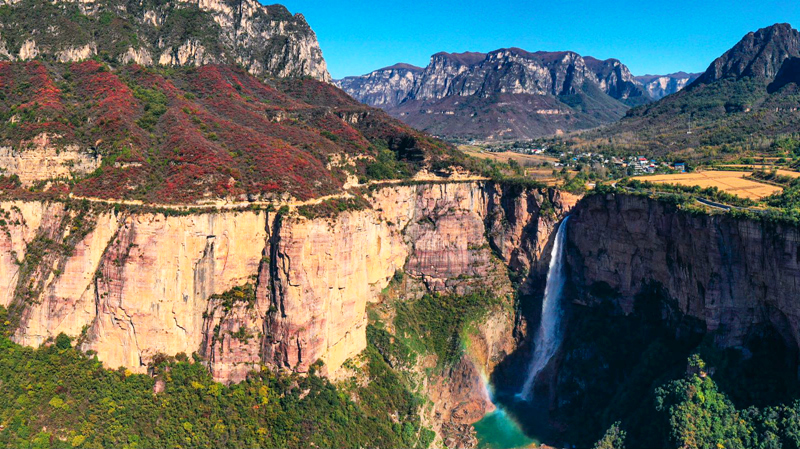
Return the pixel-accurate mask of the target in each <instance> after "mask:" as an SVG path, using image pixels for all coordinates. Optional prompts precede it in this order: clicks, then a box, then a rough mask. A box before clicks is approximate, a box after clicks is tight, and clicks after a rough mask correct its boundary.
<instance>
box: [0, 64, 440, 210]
mask: <svg viewBox="0 0 800 449" xmlns="http://www.w3.org/2000/svg"><path fill="white" fill-rule="evenodd" d="M0 122H2V123H6V124H7V126H3V127H2V128H0V168H2V169H4V170H5V173H6V174H9V175H16V176H17V177H18V178H19V180H20V181H21V183H22V185H23V186H25V187H27V186H40V187H41V188H42V189H43V188H46V187H48V184H47V183H46V182H45V181H48V180H53V179H56V178H57V179H62V180H67V181H69V184H68V185H67V184H61V185H58V186H56V187H57V188H60V189H68V190H69V191H70V192H73V193H75V194H77V195H81V196H90V197H103V198H121V199H137V200H143V201H148V202H156V203H164V202H193V201H197V200H201V199H208V200H214V199H236V200H242V199H244V200H247V199H250V200H254V199H259V198H260V199H263V200H270V199H275V198H277V197H281V196H282V195H283V194H284V193H288V194H289V195H291V196H293V197H295V198H298V199H307V198H311V197H315V196H320V195H326V194H331V193H334V192H338V191H340V190H341V188H342V186H343V185H344V183H345V182H346V181H347V179H348V177H352V176H354V175H355V176H361V177H363V176H365V171H366V168H367V166H368V165H369V164H370V161H371V160H373V159H374V157H375V156H377V155H378V154H380V152H381V151H385V150H389V149H390V150H394V153H392V154H393V155H394V157H401V158H402V159H403V160H404V161H406V162H407V163H408V164H411V165H409V168H408V170H410V171H413V170H414V169H418V168H420V167H421V166H422V165H424V164H425V163H427V162H430V161H432V160H435V159H437V158H439V157H444V156H445V155H446V154H447V153H448V152H449V151H451V150H450V149H449V148H448V147H446V146H445V145H444V144H442V143H440V142H436V141H434V140H433V139H430V138H428V137H425V136H423V135H421V134H420V133H417V132H416V131H413V130H411V129H410V128H408V127H407V126H405V125H403V124H401V123H399V122H397V121H395V120H393V119H391V118H389V117H388V116H387V115H386V114H384V113H383V112H381V111H378V110H374V109H371V108H369V107H367V106H364V105H361V104H359V103H357V102H356V101H354V100H353V99H351V98H350V97H348V96H347V95H346V94H345V93H344V92H342V91H340V90H339V89H337V88H336V87H334V86H332V85H330V84H327V83H323V82H319V81H315V80H312V79H308V78H305V79H284V80H278V81H275V82H274V83H273V84H272V85H269V84H265V83H262V82H260V81H259V80H258V79H256V78H255V77H253V76H252V75H250V74H248V73H246V72H245V71H244V70H242V69H237V68H232V67H230V66H220V65H205V66H202V67H199V68H176V69H163V68H146V67H142V66H138V65H122V66H118V67H113V66H107V65H104V64H101V63H99V62H97V61H94V60H91V61H85V62H80V63H72V64H62V63H43V62H40V61H32V62H24V63H23V62H14V63H11V62H0ZM56 187H53V186H49V187H48V188H50V190H52V189H54V188H56Z"/></svg>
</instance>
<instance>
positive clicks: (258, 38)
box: [0, 0, 330, 81]
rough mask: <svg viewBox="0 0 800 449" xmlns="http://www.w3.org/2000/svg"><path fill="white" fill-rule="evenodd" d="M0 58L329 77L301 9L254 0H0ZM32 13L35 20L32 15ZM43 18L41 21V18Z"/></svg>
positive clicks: (328, 78) (323, 79) (321, 78)
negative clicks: (98, 60)
mask: <svg viewBox="0 0 800 449" xmlns="http://www.w3.org/2000/svg"><path fill="white" fill-rule="evenodd" d="M0 4H3V5H7V6H8V11H7V14H4V15H3V17H2V18H0V24H2V26H1V27H0V28H1V29H2V30H3V31H2V36H1V37H0V58H2V59H8V60H20V61H25V60H29V59H34V58H45V59H50V60H55V61H59V62H71V61H82V60H86V59H90V58H92V57H94V56H97V55H103V56H104V57H106V58H110V59H111V60H113V61H116V62H118V63H122V64H128V63H136V64H139V65H145V66H150V65H153V64H160V65H173V66H178V65H180V66H183V65H191V66H200V65H204V64H238V65H241V66H242V67H245V68H246V69H247V70H248V71H249V72H250V73H251V74H253V75H256V76H273V77H311V78H315V79H318V80H320V81H330V75H329V74H328V70H327V66H326V64H325V60H324V59H323V58H322V51H321V50H320V48H319V44H318V42H317V37H316V35H315V34H314V32H313V31H312V30H311V28H310V27H309V26H308V24H307V23H306V20H305V18H304V17H303V16H302V15H301V14H296V15H292V14H290V13H289V11H288V10H287V9H286V8H284V7H283V6H281V5H272V6H264V5H261V4H259V3H258V2H256V1H254V0H212V1H205V0H202V1H201V0H176V1H172V2H154V1H144V2H125V1H120V0H105V1H86V0H60V1H56V2H42V1H39V0H19V1H11V0H4V1H1V2H0ZM37 20H38V21H39V22H37ZM43 20H44V21H47V22H48V23H49V24H51V25H50V26H48V27H43V26H42V25H41V24H42V21H43Z"/></svg>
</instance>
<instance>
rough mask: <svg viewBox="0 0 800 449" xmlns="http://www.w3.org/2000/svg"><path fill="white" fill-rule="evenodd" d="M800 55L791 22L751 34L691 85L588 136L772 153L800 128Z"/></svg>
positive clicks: (673, 152)
mask: <svg viewBox="0 0 800 449" xmlns="http://www.w3.org/2000/svg"><path fill="white" fill-rule="evenodd" d="M798 60H800V32H798V31H797V30H795V29H794V28H792V27H791V25H789V24H785V23H778V24H775V25H772V26H769V27H766V28H762V29H759V30H757V31H754V32H750V33H747V34H746V35H745V36H744V37H742V39H741V40H739V41H738V42H737V43H736V44H735V45H733V46H732V47H731V48H730V49H729V50H728V51H726V52H725V53H724V54H723V55H721V56H720V57H718V58H716V59H715V60H714V61H713V62H712V63H711V64H710V65H709V67H708V69H707V70H706V71H705V72H704V73H702V74H701V75H700V76H699V77H698V78H697V79H696V80H695V81H694V82H692V83H691V84H689V85H688V86H687V87H686V88H685V89H683V90H681V91H680V92H677V93H676V94H674V95H669V96H667V97H665V98H663V99H661V100H659V101H657V102H655V103H651V104H648V105H644V106H641V107H637V108H634V109H631V110H630V111H628V112H627V114H626V116H625V117H624V118H623V119H621V120H620V121H619V122H617V123H614V124H612V125H610V126H609V127H608V128H607V129H604V130H600V131H596V132H593V133H591V134H589V135H586V136H583V137H584V138H586V139H588V140H589V141H591V142H592V143H591V144H590V145H595V146H596V145H606V144H608V143H609V142H613V143H614V144H615V145H616V146H618V147H620V148H623V149H627V150H630V151H636V152H641V151H648V152H650V153H653V154H654V155H657V156H666V157H670V158H673V159H703V158H708V157H710V155H716V154H720V153H722V154H725V153H727V154H731V155H736V154H742V153H745V152H751V151H756V152H759V153H764V152H770V151H772V150H773V149H772V148H771V144H772V142H773V140H774V139H777V138H779V137H781V136H786V135H789V134H792V133H794V132H796V130H797V129H798V128H799V127H800V117H798V116H797V114H796V110H797V104H798V102H800V86H798V82H800V62H799V61H798Z"/></svg>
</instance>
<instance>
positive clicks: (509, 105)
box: [337, 48, 650, 139]
mask: <svg viewBox="0 0 800 449" xmlns="http://www.w3.org/2000/svg"><path fill="white" fill-rule="evenodd" d="M337 84H338V86H339V87H341V88H342V89H344V90H345V91H346V92H347V93H349V94H350V95H351V96H353V97H354V98H356V99H358V100H359V101H362V102H364V103H366V104H369V105H371V106H376V107H380V108H383V109H385V110H387V111H388V112H389V113H390V114H392V115H393V116H395V117H397V118H399V119H401V120H403V121H405V122H406V123H408V124H409V125H411V126H414V127H416V128H418V129H422V130H425V131H429V132H431V133H433V134H437V135H446V136H456V137H471V138H481V139H512V138H528V137H538V136H542V135H549V134H556V133H557V132H558V131H565V130H572V129H579V128H587V127H593V126H598V125H600V124H603V123H607V122H611V121H614V120H617V119H619V118H620V117H621V116H622V115H623V114H624V113H625V110H626V109H627V108H628V107H629V106H636V105H639V104H643V103H646V102H648V101H650V97H649V95H648V94H647V93H646V92H645V91H644V89H643V88H642V87H641V86H640V85H639V84H638V83H637V82H636V81H635V80H634V78H633V75H631V73H630V71H629V70H628V68H627V67H626V66H625V65H624V64H622V63H621V62H620V61H618V60H616V59H608V60H605V61H600V60H597V59H595V58H592V57H588V56H587V57H582V56H581V55H579V54H577V53H574V52H568V51H567V52H536V53H531V52H527V51H525V50H521V49H519V48H505V49H500V50H496V51H493V52H490V53H437V54H435V55H433V56H432V57H431V61H430V64H429V65H428V66H427V67H425V68H424V69H419V68H416V67H412V66H408V65H405V64H398V65H395V66H392V67H387V68H385V69H380V70H376V71H375V72H372V73H370V74H368V75H364V76H360V77H349V78H345V79H343V80H340V81H337ZM579 103H582V104H585V105H586V106H585V107H584V108H580V107H576V105H577V104H579ZM590 105H591V106H590ZM583 109H591V110H602V111H603V114H602V116H597V115H594V116H589V115H587V114H585V113H584V112H583Z"/></svg>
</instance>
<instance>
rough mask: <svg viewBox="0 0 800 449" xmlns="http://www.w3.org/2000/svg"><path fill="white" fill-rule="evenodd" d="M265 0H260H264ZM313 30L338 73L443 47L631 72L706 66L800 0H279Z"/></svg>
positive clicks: (795, 8)
mask: <svg viewBox="0 0 800 449" xmlns="http://www.w3.org/2000/svg"><path fill="white" fill-rule="evenodd" d="M262 1H263V0H262ZM282 3H283V4H284V5H285V6H286V7H287V8H289V10H290V11H291V12H292V13H297V12H300V13H303V15H305V17H306V20H308V22H309V23H310V24H311V27H312V28H313V29H314V31H316V33H317V37H318V39H319V41H320V45H321V46H322V51H323V54H324V55H325V59H326V61H327V62H328V67H329V69H330V72H331V75H333V77H334V78H342V77H344V76H348V75H361V74H364V73H368V72H370V71H372V70H374V69H378V68H381V67H385V66H388V65H392V64H394V63H396V62H407V63H411V64H415V65H419V66H425V65H427V63H428V60H429V59H430V56H431V55H432V54H434V53H437V52H439V51H448V52H462V51H483V52H486V51H491V50H495V49H498V48H503V47H520V48H523V49H525V50H529V51H538V50H547V51H556V50H572V51H576V52H578V53H580V54H582V55H590V56H594V57H597V58H601V59H605V58H617V59H620V60H621V61H622V62H623V63H624V64H626V65H627V66H628V67H629V68H630V69H631V71H632V72H633V73H634V74H635V75H644V74H646V73H657V74H664V73H670V72H676V71H679V70H684V71H695V72H701V71H704V70H705V69H706V68H707V67H708V65H709V64H710V63H711V61H713V60H714V58H716V57H717V56H719V55H721V54H722V53H724V52H725V50H727V49H728V48H730V47H732V46H733V45H734V44H735V43H736V42H738V41H739V39H741V38H742V36H744V35H745V34H746V33H747V32H748V31H755V30H757V29H758V28H762V27H765V26H769V25H772V24H774V23H776V22H788V23H791V24H792V25H793V26H794V27H795V28H797V27H799V26H800V1H798V0H734V1H718V0H694V1H652V0H650V1H637V2H632V1H621V0H604V1H589V0H561V1H559V0H547V1H542V0H519V1H503V0H499V1H490V0H484V1H476V0H404V1H387V0H371V1H364V0H355V1H344V2H342V1H339V2H337V1H330V0H306V1H303V0H283V1H282Z"/></svg>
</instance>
